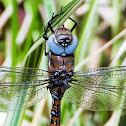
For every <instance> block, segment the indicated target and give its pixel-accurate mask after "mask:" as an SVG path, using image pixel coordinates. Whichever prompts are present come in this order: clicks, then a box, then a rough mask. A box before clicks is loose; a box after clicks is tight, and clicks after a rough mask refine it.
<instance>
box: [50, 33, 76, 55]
mask: <svg viewBox="0 0 126 126" xmlns="http://www.w3.org/2000/svg"><path fill="white" fill-rule="evenodd" d="M72 38H73V39H72V41H69V40H67V42H69V44H68V45H66V46H62V45H61V44H59V43H58V42H57V41H56V39H55V35H51V36H50V37H49V39H48V45H49V48H50V50H51V51H52V52H53V53H54V54H56V55H61V54H63V53H65V54H67V55H70V54H72V53H73V52H74V51H75V49H76V47H77V44H78V40H77V37H76V36H75V35H72Z"/></svg>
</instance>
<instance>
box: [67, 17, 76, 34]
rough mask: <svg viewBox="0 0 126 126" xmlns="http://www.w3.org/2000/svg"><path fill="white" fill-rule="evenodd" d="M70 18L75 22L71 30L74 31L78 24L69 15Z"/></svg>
mask: <svg viewBox="0 0 126 126" xmlns="http://www.w3.org/2000/svg"><path fill="white" fill-rule="evenodd" d="M69 19H70V20H71V21H73V22H74V26H73V27H72V28H71V30H70V31H71V32H72V31H73V30H74V28H75V27H76V26H77V22H76V21H75V20H73V19H72V18H70V17H69Z"/></svg>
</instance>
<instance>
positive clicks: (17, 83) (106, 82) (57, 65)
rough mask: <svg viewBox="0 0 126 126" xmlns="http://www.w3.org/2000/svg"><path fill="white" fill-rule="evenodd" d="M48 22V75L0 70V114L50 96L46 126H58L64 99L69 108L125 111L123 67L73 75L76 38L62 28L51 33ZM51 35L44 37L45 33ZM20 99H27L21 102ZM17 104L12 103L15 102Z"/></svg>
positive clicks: (32, 70) (36, 71) (17, 69)
mask: <svg viewBox="0 0 126 126" xmlns="http://www.w3.org/2000/svg"><path fill="white" fill-rule="evenodd" d="M57 16H59V15H56V16H52V19H51V20H50V21H49V22H48V27H47V28H46V29H45V33H44V35H43V38H44V39H45V40H46V41H47V42H48V45H49V47H50V52H49V53H48V57H49V60H48V71H45V70H41V69H35V68H23V67H15V68H12V67H0V110H1V111H9V110H18V109H21V108H22V107H28V106H31V105H33V104H34V103H36V102H37V101H39V100H41V99H43V98H45V97H46V96H47V90H50V93H51V95H52V99H53V100H52V109H51V114H50V115H51V116H50V123H49V125H50V126H60V102H61V99H62V97H63V96H64V97H65V98H66V99H67V100H69V101H70V102H72V103H73V104H75V105H77V106H80V107H84V108H85V109H88V110H93V111H100V110H115V109H122V108H125V107H126V101H125V95H126V93H125V92H126V86H125V85H126V84H125V83H126V81H125V76H126V67H125V66H120V67H102V68H94V69H86V70H82V71H78V72H74V71H73V69H74V55H73V52H74V51H75V49H76V47H77V43H78V42H77V38H76V36H75V35H73V34H72V31H73V30H74V28H75V27H76V25H77V23H76V22H75V21H74V20H73V19H71V18H70V20H71V21H73V22H74V23H75V25H74V26H73V27H72V29H71V30H68V29H67V28H65V27H62V28H58V29H56V30H55V31H54V30H53V28H52V27H51V23H52V22H53V20H54V19H55V17H57ZM48 29H51V31H52V32H53V35H51V36H50V37H49V38H48V37H47V30H48ZM45 54H46V55H47V52H46V49H45ZM23 96H27V97H25V98H23ZM17 98H18V99H20V98H21V100H20V102H16V99H17Z"/></svg>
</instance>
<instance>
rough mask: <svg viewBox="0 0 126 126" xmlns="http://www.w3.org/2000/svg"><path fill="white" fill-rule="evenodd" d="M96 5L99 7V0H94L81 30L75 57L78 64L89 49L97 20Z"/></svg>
mask: <svg viewBox="0 0 126 126" xmlns="http://www.w3.org/2000/svg"><path fill="white" fill-rule="evenodd" d="M96 7H97V0H92V3H91V6H90V9H89V12H88V14H87V17H86V19H85V20H84V28H83V31H81V32H80V34H81V38H80V39H79V44H78V47H77V50H76V54H75V58H76V64H77V63H79V62H80V61H82V60H83V59H84V58H85V56H86V52H87V50H88V48H87V44H88V42H89V38H90V35H91V33H92V28H93V24H94V22H93V21H94V20H95V15H96Z"/></svg>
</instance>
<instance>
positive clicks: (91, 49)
mask: <svg viewBox="0 0 126 126" xmlns="http://www.w3.org/2000/svg"><path fill="white" fill-rule="evenodd" d="M61 6H63V14H62V15H61V16H59V17H57V19H56V20H55V21H54V22H53V27H54V29H55V28H57V27H59V26H60V25H61V24H62V23H64V21H66V20H67V19H68V17H69V16H71V17H72V18H74V19H75V20H76V21H77V22H78V25H77V28H76V29H75V30H74V31H73V34H75V35H76V36H77V37H78V40H79V45H78V48H77V50H76V51H75V71H77V70H80V69H83V68H95V67H96V68H97V67H100V66H115V65H119V66H120V65H126V57H125V54H126V51H125V50H126V1H125V0H102V1H101V0H86V1H82V0H73V1H72V2H70V0H34V1H33V0H25V1H23V0H17V1H16V0H3V1H0V65H4V66H14V67H15V66H25V67H26V66H28V67H36V68H41V69H44V68H45V66H47V61H46V60H47V59H46V58H45V57H44V55H43V50H44V47H43V42H44V40H43V38H42V34H43V25H44V24H47V22H48V21H49V20H50V19H51V17H52V13H53V12H57V11H58V9H60V8H61ZM64 25H65V27H67V28H71V27H72V25H73V24H72V23H71V21H69V20H67V21H66V22H65V23H64ZM50 34H51V32H50V31H48V35H50ZM36 40H37V41H36ZM50 108H51V98H50V96H49V97H48V98H47V99H45V100H43V101H41V102H39V103H38V104H35V106H33V107H30V108H28V109H27V110H22V111H14V112H9V113H8V114H7V113H6V112H1V113H0V125H3V124H4V125H7V126H8V125H11V126H16V125H22V126H25V125H27V126H28V125H34V126H39V125H42V126H44V125H45V126H47V125H48V122H49V113H50ZM61 109H62V112H61V124H62V125H64V126H102V125H105V126H107V125H108V126H110V125H111V126H118V125H120V126H124V125H125V119H126V111H125V110H124V111H123V112H122V111H121V110H118V111H114V112H110V111H103V112H91V111H88V110H85V109H82V108H78V107H76V106H74V105H72V104H71V103H70V102H69V101H66V100H65V99H63V100H62V106H61ZM6 115H7V116H6ZM5 116H6V119H5ZM2 118H3V119H2Z"/></svg>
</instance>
